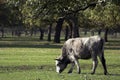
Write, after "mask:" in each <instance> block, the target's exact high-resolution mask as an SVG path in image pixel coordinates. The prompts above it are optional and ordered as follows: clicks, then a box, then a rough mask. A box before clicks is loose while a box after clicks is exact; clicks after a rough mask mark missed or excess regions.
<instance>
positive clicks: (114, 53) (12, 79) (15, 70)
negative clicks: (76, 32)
mask: <svg viewBox="0 0 120 80" xmlns="http://www.w3.org/2000/svg"><path fill="white" fill-rule="evenodd" d="M61 46H62V44H54V43H52V42H47V41H38V40H26V39H25V40H21V39H18V38H17V40H16V39H10V38H6V39H1V40H0V80H120V39H111V40H110V41H109V42H108V43H106V45H105V58H106V62H107V68H108V72H109V74H108V75H106V76H105V75H103V68H102V65H101V63H100V62H99V64H98V67H97V70H96V73H95V75H91V74H90V71H91V67H92V60H80V61H79V62H80V66H81V70H82V72H81V74H77V73H76V67H75V69H74V71H73V73H72V74H67V71H68V69H69V68H67V69H66V70H65V71H64V72H63V73H62V74H57V73H56V72H55V61H54V59H55V58H56V57H57V56H59V55H60V53H61ZM68 67H69V66H68Z"/></svg>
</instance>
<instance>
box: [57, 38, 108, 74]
mask: <svg viewBox="0 0 120 80" xmlns="http://www.w3.org/2000/svg"><path fill="white" fill-rule="evenodd" d="M97 56H99V58H100V61H101V63H102V65H103V68H104V74H105V75H106V74H107V68H106V62H105V58H104V40H103V39H102V38H101V37H100V36H91V37H85V38H72V39H68V40H67V41H66V42H65V43H64V45H63V47H62V54H61V55H60V56H59V58H57V59H55V60H56V72H58V73H61V72H62V71H63V70H64V69H65V68H66V67H67V65H68V64H70V63H71V68H70V70H69V71H68V73H72V71H73V68H74V66H75V65H76V66H77V72H78V73H79V74H80V72H81V70H80V64H79V62H78V59H90V58H92V60H93V67H92V72H91V74H94V73H95V70H96V67H97V64H98V59H97Z"/></svg>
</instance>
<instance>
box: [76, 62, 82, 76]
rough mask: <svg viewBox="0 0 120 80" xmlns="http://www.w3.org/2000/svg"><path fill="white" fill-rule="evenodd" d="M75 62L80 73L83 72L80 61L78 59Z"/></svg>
mask: <svg viewBox="0 0 120 80" xmlns="http://www.w3.org/2000/svg"><path fill="white" fill-rule="evenodd" d="M75 64H76V66H77V72H78V74H80V73H81V69H80V64H79V61H78V60H75Z"/></svg>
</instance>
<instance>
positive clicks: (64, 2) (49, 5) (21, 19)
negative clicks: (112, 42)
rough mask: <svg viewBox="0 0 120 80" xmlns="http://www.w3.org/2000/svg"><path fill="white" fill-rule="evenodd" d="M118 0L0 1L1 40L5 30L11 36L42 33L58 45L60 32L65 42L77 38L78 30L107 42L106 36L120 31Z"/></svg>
mask: <svg viewBox="0 0 120 80" xmlns="http://www.w3.org/2000/svg"><path fill="white" fill-rule="evenodd" d="M119 7H120V1H119V0H114V1H113V0H94V1H92V0H53V1H52V0H4V1H3V0H1V1H0V32H1V37H4V33H5V29H8V30H10V32H11V34H12V35H17V36H21V34H22V32H24V33H25V35H27V34H28V32H29V33H30V35H31V36H32V34H33V33H36V32H39V33H40V40H42V39H43V36H44V32H47V33H48V41H51V33H52V34H54V42H56V43H60V36H61V31H62V30H64V34H65V40H67V39H68V38H72V37H73V38H75V37H80V31H81V30H80V28H82V29H83V30H84V32H85V33H87V31H88V30H93V31H91V32H93V33H92V35H94V30H95V31H97V32H98V34H99V35H101V32H104V38H105V40H106V41H107V35H108V33H109V32H110V33H116V32H119V30H120V13H119V12H120V8H119Z"/></svg>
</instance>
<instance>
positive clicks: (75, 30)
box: [73, 16, 79, 38]
mask: <svg viewBox="0 0 120 80" xmlns="http://www.w3.org/2000/svg"><path fill="white" fill-rule="evenodd" d="M73 37H74V38H76V37H79V27H78V17H76V16H74V17H73Z"/></svg>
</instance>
